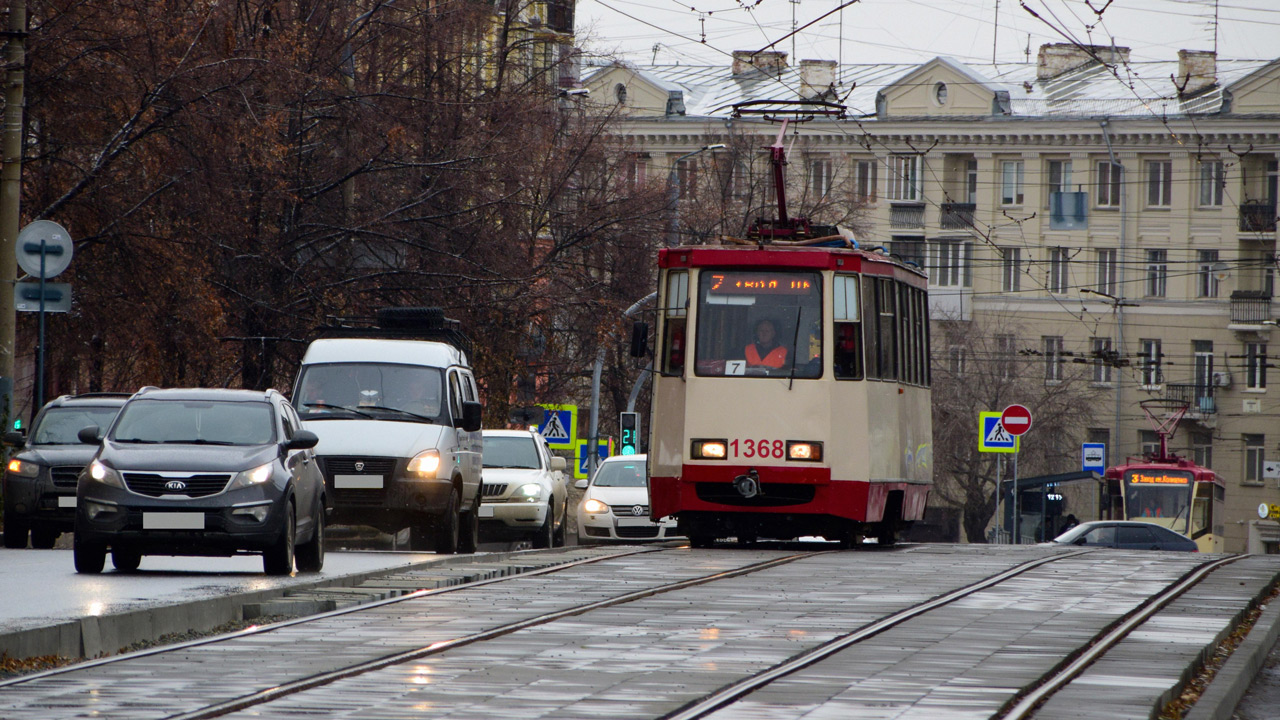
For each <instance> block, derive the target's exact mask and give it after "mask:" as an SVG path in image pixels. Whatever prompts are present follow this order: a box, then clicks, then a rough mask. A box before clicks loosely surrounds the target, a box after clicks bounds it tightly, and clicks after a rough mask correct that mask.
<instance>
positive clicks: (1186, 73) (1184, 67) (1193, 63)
mask: <svg viewBox="0 0 1280 720" xmlns="http://www.w3.org/2000/svg"><path fill="white" fill-rule="evenodd" d="M1173 83H1174V86H1175V87H1177V88H1178V97H1189V96H1191V95H1196V94H1199V93H1200V92H1203V91H1204V90H1208V89H1209V88H1211V87H1213V86H1214V85H1217V84H1218V54H1217V53H1215V52H1214V51H1212V50H1179V51H1178V75H1177V77H1175V78H1174V79H1173Z"/></svg>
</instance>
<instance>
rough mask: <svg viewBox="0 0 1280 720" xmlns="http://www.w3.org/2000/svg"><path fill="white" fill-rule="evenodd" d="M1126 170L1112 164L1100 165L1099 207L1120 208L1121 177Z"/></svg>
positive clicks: (1101, 163) (1103, 163)
mask: <svg viewBox="0 0 1280 720" xmlns="http://www.w3.org/2000/svg"><path fill="white" fill-rule="evenodd" d="M1123 174H1124V168H1122V167H1121V166H1120V165H1112V164H1111V163H1110V162H1100V163H1098V207H1120V176H1121V175H1123Z"/></svg>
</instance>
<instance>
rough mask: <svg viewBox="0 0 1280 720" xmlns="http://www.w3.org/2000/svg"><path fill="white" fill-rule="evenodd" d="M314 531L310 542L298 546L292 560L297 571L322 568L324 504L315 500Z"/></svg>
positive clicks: (313, 570) (318, 570) (316, 570)
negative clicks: (296, 565) (296, 566)
mask: <svg viewBox="0 0 1280 720" xmlns="http://www.w3.org/2000/svg"><path fill="white" fill-rule="evenodd" d="M315 527H316V529H315V532H314V533H312V535H311V542H308V543H303V544H302V545H299V546H298V549H297V551H296V553H295V557H294V561H295V562H297V564H298V571H299V572H309V573H312V572H320V570H321V569H323V568H324V505H322V504H321V501H320V500H319V499H317V500H316V517H315Z"/></svg>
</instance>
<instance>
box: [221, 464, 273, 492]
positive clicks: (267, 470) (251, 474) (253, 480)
mask: <svg viewBox="0 0 1280 720" xmlns="http://www.w3.org/2000/svg"><path fill="white" fill-rule="evenodd" d="M274 464H275V463H267V464H266V465H259V466H258V467H256V468H253V469H251V470H242V471H240V472H239V473H237V474H236V478H235V479H234V480H232V481H231V489H235V488H247V487H253V486H254V485H261V484H262V483H264V482H267V481H268V480H270V479H271V468H272V466H273V465H274Z"/></svg>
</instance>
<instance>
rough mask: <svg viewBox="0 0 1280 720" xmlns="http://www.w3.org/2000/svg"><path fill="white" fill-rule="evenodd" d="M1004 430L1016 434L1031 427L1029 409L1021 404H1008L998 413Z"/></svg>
mask: <svg viewBox="0 0 1280 720" xmlns="http://www.w3.org/2000/svg"><path fill="white" fill-rule="evenodd" d="M1000 424H1001V425H1003V426H1004V430H1005V432H1007V433H1009V434H1010V435H1013V436H1015V437H1016V436H1018V435H1021V434H1023V433H1025V432H1026V431H1028V430H1030V429H1031V411H1030V410H1028V409H1026V408H1025V407H1023V406H1021V405H1010V406H1009V407H1007V408H1005V409H1004V412H1003V413H1001V414H1000Z"/></svg>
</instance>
